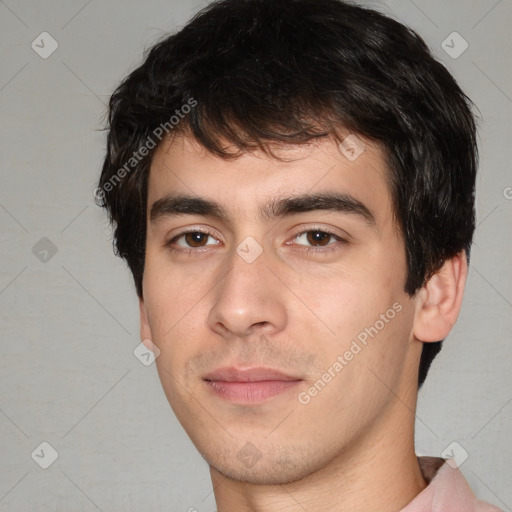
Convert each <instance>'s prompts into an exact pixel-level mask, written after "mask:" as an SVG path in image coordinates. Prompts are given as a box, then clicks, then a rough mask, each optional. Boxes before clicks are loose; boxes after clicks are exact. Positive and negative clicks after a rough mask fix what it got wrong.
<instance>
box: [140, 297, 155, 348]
mask: <svg viewBox="0 0 512 512" xmlns="http://www.w3.org/2000/svg"><path fill="white" fill-rule="evenodd" d="M139 317H140V339H141V340H147V339H149V340H152V339H153V338H152V336H151V328H150V326H149V322H148V314H147V311H146V306H145V305H144V301H143V300H142V299H141V298H140V297H139Z"/></svg>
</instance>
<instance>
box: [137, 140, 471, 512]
mask: <svg viewBox="0 0 512 512" xmlns="http://www.w3.org/2000/svg"><path fill="white" fill-rule="evenodd" d="M365 144H366V149H365V150H364V152H363V153H362V154H361V155H360V156H359V157H358V158H357V159H356V160H354V161H350V160H349V159H347V158H346V157H345V156H344V155H343V154H342V153H341V152H340V151H339V149H338V144H337V143H336V142H335V141H334V140H332V139H322V140H321V141H320V142H319V141H317V142H315V143H312V144H308V145H301V146H282V145H276V146H275V147H273V151H274V152H275V153H276V154H277V155H278V156H279V157H281V158H283V159H284V160H285V161H278V160H276V159H273V158H270V157H268V156H266V155H265V154H263V153H261V152H253V153H245V154H243V155H242V156H240V157H239V158H237V159H234V160H224V159H221V158H219V157H216V156H214V155H212V154H211V153H208V152H207V151H206V150H205V149H204V148H203V147H201V146H200V145H199V144H198V143H197V142H195V141H194V140H193V139H192V138H191V137H189V136H187V135H178V136H176V137H175V138H174V139H172V140H167V141H165V142H164V143H162V145H161V146H160V147H159V148H157V150H156V153H155V155H154V158H153V162H152V166H151V170H150V175H149V184H148V219H147V222H148V229H147V239H146V260H145V270H144V278H143V299H141V300H140V317H141V318H140V319H141V338H142V339H151V340H152V341H153V343H154V344H155V345H156V346H157V347H158V348H159V350H160V356H159V357H158V358H157V359H156V365H157V369H158V373H159V376H160V379H161V382H162V386H163V389H164V391H165V393H166V396H167V399H168V401H169V403H170V405H171V407H172V409H173V411H174V412H175V414H176V416H177V418H178V420H179V421H180V423H181V424H182V426H183V428H184V429H185V431H186V432H187V434H188V435H189V437H190V438H191V440H192V441H193V443H194V444H195V446H196V447H197V449H198V451H199V452H200V453H201V455H202V456H203V457H204V458H205V460H206V461H207V462H208V464H209V466H210V472H211V477H212V483H213V486H214V489H215V498H216V502H217V507H218V511H219V512H228V511H266V512H269V511H270V512H272V511H303V510H315V511H318V512H322V511H327V510H329V511H331V512H332V511H334V510H336V511H340V512H341V511H352V512H357V511H362V510H365V511H368V510H379V511H380V512H387V511H389V512H391V511H398V510H400V509H401V508H403V507H404V506H405V505H407V503H409V502H410V501H411V500H412V499H413V498H414V497H415V496H416V495H417V494H418V493H419V492H420V491H421V490H423V489H424V488H425V487H426V485H427V483H426V482H425V480H424V479H423V476H422V474H421V471H420V468H419V465H418V461H417V458H416V455H415V451H414V420H415V410H416V400H417V372H418V365H419V358H420V355H421V349H422V346H423V343H421V341H426V342H428V341H436V340H439V339H442V338H444V337H445V336H446V334H447V333H448V332H449V330H450V329H451V327H452V326H453V324H454V322H455V320H456V318H457V315H458V311H459V308H460V301H461V297H462V293H463V289H464V282H465V277H466V271H467V269H466V266H465V258H464V257H463V253H462V254H460V255H457V256H456V257H454V258H452V259H451V260H448V261H447V262H446V263H445V265H444V266H443V267H442V269H441V270H440V271H439V272H438V273H437V274H436V275H435V276H434V277H433V278H431V279H430V280H429V281H428V283H427V284H426V285H425V286H424V287H423V288H422V289H421V290H419V291H418V293H416V295H415V296H414V297H411V296H409V295H408V294H407V293H406V292H405V291H404V283H405V280H406V271H407V267H406V258H405V250H404V243H403V240H402V236H401V234H400V232H399V230H398V229H397V226H396V222H395V219H394V216H393V209H392V201H391V195H390V189H389V186H388V183H387V180H386V176H387V171H386V165H385V160H384V154H383V153H382V151H381V150H380V149H379V148H378V147H377V146H376V145H374V144H371V143H370V142H369V141H365ZM325 191H331V192H332V191H336V192H340V193H344V194H349V195H350V196H352V197H354V198H355V199H357V200H358V201H360V202H362V203H363V204H364V205H366V207H367V208H368V209H369V210H370V211H371V213H372V214H373V216H374V219H375V222H374V224H371V223H369V222H368V221H367V220H365V219H364V218H363V217H362V216H360V215H356V214H354V213H343V212H337V211H324V210H315V211H309V212H302V213H295V214H292V215H289V216H285V217H283V218H277V219H261V218H260V217H259V216H258V212H259V207H260V205H262V204H264V203H265V202H266V201H268V200H271V199H276V198H281V197H284V196H292V195H299V194H304V193H319V192H325ZM169 193H184V194H191V195H195V196H200V197H203V198H206V199H210V200H215V201H217V202H218V203H220V204H221V205H222V206H223V207H224V208H225V209H226V210H227V212H228V213H229V218H228V220H227V221H220V220H218V219H214V218H211V217H206V216H203V215H197V214H194V215H191V214H181V215H179V216H174V217H172V216H169V217H162V218H160V219H159V220H158V221H157V222H152V221H151V219H150V215H149V212H150V210H151V207H152V205H153V204H154V203H155V201H157V200H159V199H161V198H163V197H164V196H166V195H167V194H169ZM205 229H206V230H209V231H210V232H211V236H204V237H203V238H202V239H199V242H198V241H197V238H196V239H194V238H191V237H190V235H189V236H188V237H187V236H182V237H180V238H178V239H176V238H175V237H177V236H178V235H180V234H182V233H183V231H185V230H191V231H194V230H205ZM324 229H325V230H327V231H333V232H334V233H335V235H336V236H339V237H341V238H343V239H344V240H345V241H344V242H340V240H339V239H337V238H336V236H335V237H331V238H327V239H326V240H325V239H324V242H323V244H322V245H320V246H317V247H316V248H317V249H318V248H320V249H323V250H324V251H325V249H328V248H329V249H332V250H330V251H329V252H323V253H322V252H315V251H310V252H306V251H308V249H314V248H315V245H314V244H315V239H312V237H311V236H310V237H309V238H308V236H307V233H310V234H311V231H313V233H317V232H318V231H321V232H322V230H324ZM308 230H309V231H308ZM249 236H250V237H252V238H253V239H254V240H256V241H257V243H258V244H259V246H260V247H261V249H262V253H261V254H260V255H259V256H258V257H257V258H256V259H255V260H254V261H253V262H252V263H248V262H247V261H246V260H244V259H243V258H242V257H241V256H240V255H239V254H238V253H237V251H236V249H237V247H238V246H240V244H241V243H242V241H244V240H245V239H246V237H249ZM172 240H174V242H173V243H172V245H171V247H174V248H175V249H178V250H179V249H186V248H189V249H192V251H193V252H192V253H190V254H186V253H184V252H178V251H172V250H170V247H169V246H166V242H169V241H172ZM194 242H195V243H194ZM396 303H398V304H399V305H400V306H401V310H400V312H398V313H396V315H394V318H393V319H392V320H389V321H388V322H387V323H386V324H385V327H384V328H382V329H381V330H379V332H378V334H377V335H375V336H374V337H373V338H370V339H369V340H368V343H367V345H366V346H362V345H361V346H362V349H361V350H360V352H358V353H357V354H356V355H354V357H353V358H352V359H351V360H350V361H348V362H347V364H346V365H345V366H344V367H343V369H342V370H341V371H339V372H337V373H336V374H335V375H336V376H335V377H334V378H332V379H331V381H330V382H328V383H327V384H326V386H325V387H324V388H323V389H322V390H321V391H320V392H318V393H317V394H316V395H315V396H312V397H311V399H310V401H309V402H308V403H307V404H304V403H301V402H300V401H299V399H298V395H299V393H301V392H306V393H307V391H308V389H310V388H311V387H312V386H313V385H314V383H315V382H316V381H317V380H318V379H319V378H321V377H322V374H324V373H325V372H326V371H328V369H329V368H332V367H333V363H334V362H335V361H336V360H337V358H338V356H339V355H343V354H344V353H345V352H346V351H347V350H348V349H350V347H351V343H352V341H353V340H354V339H356V337H357V336H358V334H359V333H361V332H362V331H364V330H365V328H369V327H370V326H374V325H375V324H376V321H377V320H379V319H380V318H381V315H382V314H385V313H386V311H388V310H389V309H390V308H392V307H393V304H396ZM224 366H237V367H244V368H248V367H253V366H267V367H271V368H275V369H279V370H281V371H283V372H285V373H287V374H289V375H292V376H295V377H297V378H300V379H303V380H302V381H301V382H300V383H299V384H298V385H297V386H296V387H295V388H293V390H290V391H287V392H285V393H282V394H280V395H278V396H275V397H272V398H270V399H267V400H266V401H265V402H263V403H258V404H250V405H238V404H233V403H231V402H228V401H226V400H224V399H223V398H221V397H218V396H217V395H215V394H214V393H212V391H211V389H210V388H209V387H208V386H207V385H206V383H205V381H204V380H203V378H204V376H205V375H206V374H207V373H208V372H210V371H213V370H215V369H217V368H219V367H224ZM302 396H304V394H303V395H302ZM247 443H250V445H248V446H249V448H248V447H247V446H246V445H247ZM244 446H245V450H246V451H247V450H250V451H251V450H252V453H254V454H256V457H255V459H257V460H256V462H254V460H253V461H252V462H248V461H247V458H244V457H243V456H240V454H243V453H246V451H243V450H242V452H240V450H241V449H242V448H244Z"/></svg>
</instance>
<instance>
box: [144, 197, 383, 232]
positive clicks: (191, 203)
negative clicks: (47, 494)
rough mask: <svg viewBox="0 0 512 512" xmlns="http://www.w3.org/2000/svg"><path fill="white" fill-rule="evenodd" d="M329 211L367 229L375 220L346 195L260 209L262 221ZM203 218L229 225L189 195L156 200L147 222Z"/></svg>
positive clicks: (215, 207)
mask: <svg viewBox="0 0 512 512" xmlns="http://www.w3.org/2000/svg"><path fill="white" fill-rule="evenodd" d="M316 210H328V211H334V212H340V213H346V214H349V215H355V216H359V217H360V218H361V219H362V220H364V221H365V222H366V223H367V224H369V225H375V217H374V215H373V214H372V212H371V211H370V209H369V208H368V207H367V206H365V205H364V204H363V203H362V202H361V201H359V200H357V199H356V198H354V197H352V196H351V195H348V194H340V193H332V192H326V193H320V194H303V195H299V196H292V197H285V198H279V199H272V200H270V201H269V202H267V203H266V204H264V205H263V206H261V207H260V211H259V216H260V219H262V220H272V219H277V218H282V217H284V216H287V215H293V214H296V213H303V212H310V211H316ZM184 214H185V215H202V216H205V217H211V218H214V219H217V220H220V221H222V222H226V223H227V222H229V214H228V212H227V210H226V209H225V208H224V207H223V206H222V205H220V204H219V203H217V202H215V201H213V200H210V199H205V198H203V197H198V196H191V195H182V194H179V195H173V194H171V195H167V196H165V197H162V198H161V199H158V200H156V201H155V202H154V203H153V205H152V206H151V212H150V217H149V218H150V222H151V223H153V224H156V223H157V222H159V221H160V220H162V219H164V218H168V217H176V216H179V215H184Z"/></svg>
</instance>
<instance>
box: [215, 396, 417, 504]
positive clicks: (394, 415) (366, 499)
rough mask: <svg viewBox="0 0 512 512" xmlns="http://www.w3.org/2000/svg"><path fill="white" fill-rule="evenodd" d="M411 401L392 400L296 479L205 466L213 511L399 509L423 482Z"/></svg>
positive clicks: (413, 495) (411, 498)
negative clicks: (244, 477)
mask: <svg viewBox="0 0 512 512" xmlns="http://www.w3.org/2000/svg"><path fill="white" fill-rule="evenodd" d="M406 403H407V402H406ZM409 403H410V402H409ZM415 406H416V404H415V401H414V403H413V404H412V407H411V408H409V407H407V406H405V405H404V402H402V401H401V400H397V399H395V400H394V401H393V403H392V405H391V406H390V408H389V410H388V411H387V414H385V415H383V417H382V418H380V419H379V421H377V422H375V424H374V425H373V426H372V427H371V428H370V429H369V430H368V431H366V432H364V433H363V434H361V436H360V438H359V439H358V440H356V441H354V442H353V443H351V446H350V448H347V449H344V450H343V451H342V452H340V453H338V454H336V455H335V456H334V458H333V459H332V460H331V462H330V463H329V464H327V465H326V466H324V467H323V468H321V469H320V470H318V471H316V472H314V473H312V474H310V475H308V476H306V477H305V478H302V479H301V480H298V481H295V482H291V483H288V484H284V485H254V484H250V483H247V482H239V481H235V480H231V479H229V478H227V477H225V476H224V475H223V474H221V473H219V472H218V471H217V470H216V469H215V468H213V467H210V473H211V477H212V483H213V487H214V493H215V500H216V503H217V510H218V512H274V511H275V512H283V511H286V512H295V511H297V512H303V511H304V510H315V511H316V512H324V511H325V512H327V511H329V512H349V511H350V512H363V511H364V512H368V511H373V510H378V511H379V512H397V511H399V510H401V509H402V508H404V507H405V506H406V505H407V504H408V503H409V502H410V501H412V500H413V499H414V498H415V497H416V496H417V495H418V494H419V493H420V492H421V491H422V490H423V489H424V488H425V487H426V486H427V483H426V481H425V479H424V478H423V475H422V473H421V469H420V466H419V463H418V459H417V456H416V454H415V451H414V418H415Z"/></svg>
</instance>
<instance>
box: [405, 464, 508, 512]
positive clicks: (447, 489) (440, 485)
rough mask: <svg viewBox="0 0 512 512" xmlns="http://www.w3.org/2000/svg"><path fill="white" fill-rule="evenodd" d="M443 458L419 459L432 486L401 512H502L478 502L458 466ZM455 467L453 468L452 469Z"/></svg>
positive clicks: (424, 474)
mask: <svg viewBox="0 0 512 512" xmlns="http://www.w3.org/2000/svg"><path fill="white" fill-rule="evenodd" d="M448 460H452V459H447V460H445V459H442V458H440V457H418V461H419V463H420V468H421V472H422V474H423V478H425V480H426V481H427V483H428V484H429V485H428V486H427V487H426V488H425V489H423V491H421V492H420V493H419V494H418V495H417V496H416V498H414V499H413V500H412V501H411V502H410V503H409V504H408V505H407V506H406V507H405V508H403V509H402V510H400V512H502V511H501V509H499V508H498V507H495V506H494V505H491V504H489V503H485V502H484V501H480V500H478V499H477V498H476V497H475V495H474V494H473V492H472V490H471V488H470V487H469V484H468V482H467V481H466V479H465V478H464V475H463V474H462V473H461V471H460V469H459V468H457V467H456V465H455V462H453V463H452V465H450V464H449V463H448ZM452 466H453V467H452Z"/></svg>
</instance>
